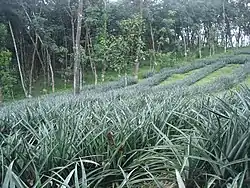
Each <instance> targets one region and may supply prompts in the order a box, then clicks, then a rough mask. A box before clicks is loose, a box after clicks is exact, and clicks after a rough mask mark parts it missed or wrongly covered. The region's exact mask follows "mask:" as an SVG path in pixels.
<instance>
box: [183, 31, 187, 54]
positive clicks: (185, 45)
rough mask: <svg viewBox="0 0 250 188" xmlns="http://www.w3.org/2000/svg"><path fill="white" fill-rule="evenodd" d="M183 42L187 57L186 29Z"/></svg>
mask: <svg viewBox="0 0 250 188" xmlns="http://www.w3.org/2000/svg"><path fill="white" fill-rule="evenodd" d="M183 44H184V56H185V58H187V43H186V36H185V31H184V34H183Z"/></svg>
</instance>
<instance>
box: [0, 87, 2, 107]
mask: <svg viewBox="0 0 250 188" xmlns="http://www.w3.org/2000/svg"><path fill="white" fill-rule="evenodd" d="M2 102H3V94H2V87H1V86H0V105H1V104H2Z"/></svg>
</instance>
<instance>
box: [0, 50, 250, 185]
mask: <svg viewBox="0 0 250 188" xmlns="http://www.w3.org/2000/svg"><path fill="white" fill-rule="evenodd" d="M149 75H150V77H148V78H145V79H143V80H140V82H138V83H137V81H136V80H135V79H133V78H132V77H126V78H125V77H124V78H121V79H120V80H119V81H113V82H109V83H106V84H102V85H97V86H94V85H87V86H85V87H84V88H83V90H82V92H81V94H80V95H78V96H74V95H73V94H71V93H69V92H65V93H60V94H51V95H47V96H43V97H40V98H37V99H24V100H20V101H16V102H13V103H9V104H3V106H2V107H1V108H0V146H1V147H0V168H1V170H0V184H2V187H3V188H6V187H17V188H26V187H44V188H47V187H48V188H50V187H61V188H69V187H75V188H80V187H84V188H86V187H103V188H104V187H119V188H122V187H128V188H129V187H145V188H146V187H149V188H153V187H157V188H161V187H162V188H169V187H180V188H185V187H186V188H189V187H190V188H191V187H201V188H213V187H225V188H229V187H230V188H235V187H237V188H241V187H242V188H243V187H248V186H249V182H250V177H249V173H250V171H249V162H250V159H249V155H250V148H249V147H250V128H249V126H250V119H249V117H250V97H249V96H250V90H249V89H248V86H249V85H250V56H249V55H248V54H247V53H244V52H242V53H240V52H238V53H237V54H234V55H226V56H225V55H223V56H219V57H216V58H209V59H201V60H195V61H194V62H192V63H190V64H187V65H183V66H179V67H174V68H164V69H162V70H161V71H159V72H158V73H155V74H149Z"/></svg>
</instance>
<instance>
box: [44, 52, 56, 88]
mask: <svg viewBox="0 0 250 188" xmlns="http://www.w3.org/2000/svg"><path fill="white" fill-rule="evenodd" d="M46 54H47V62H48V66H49V71H50V74H51V89H52V93H54V92H55V79H54V72H53V66H52V64H51V57H50V54H49V51H48V49H46ZM48 74H49V73H48Z"/></svg>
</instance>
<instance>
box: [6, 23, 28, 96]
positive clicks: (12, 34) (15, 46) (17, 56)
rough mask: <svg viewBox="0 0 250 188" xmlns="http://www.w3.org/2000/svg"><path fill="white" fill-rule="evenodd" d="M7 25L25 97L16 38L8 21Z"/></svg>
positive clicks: (25, 91) (26, 94) (25, 92)
mask: <svg viewBox="0 0 250 188" xmlns="http://www.w3.org/2000/svg"><path fill="white" fill-rule="evenodd" d="M9 27H10V33H11V37H12V40H13V44H14V48H15V52H16V58H17V65H18V70H19V74H20V79H21V84H22V87H23V92H24V95H25V97H28V92H27V90H26V88H25V85H24V79H23V74H22V70H21V65H20V59H19V55H18V50H17V45H16V40H15V36H14V33H13V30H12V26H11V23H10V22H9Z"/></svg>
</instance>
